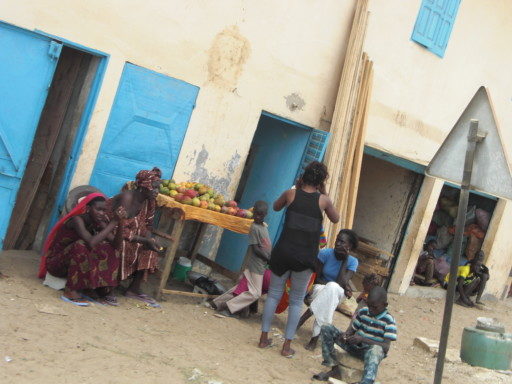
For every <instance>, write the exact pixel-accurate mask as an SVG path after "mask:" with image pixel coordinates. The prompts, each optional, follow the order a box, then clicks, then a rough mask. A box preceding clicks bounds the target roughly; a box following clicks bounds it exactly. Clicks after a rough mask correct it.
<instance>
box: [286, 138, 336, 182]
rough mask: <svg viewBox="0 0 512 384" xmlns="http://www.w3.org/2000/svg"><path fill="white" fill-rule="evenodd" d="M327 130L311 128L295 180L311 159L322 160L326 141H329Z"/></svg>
mask: <svg viewBox="0 0 512 384" xmlns="http://www.w3.org/2000/svg"><path fill="white" fill-rule="evenodd" d="M329 136H330V134H329V132H324V131H319V130H317V129H312V130H311V134H310V135H309V141H308V144H307V145H306V150H305V151H304V154H303V155H302V160H301V162H300V166H299V170H298V171H297V176H296V177H295V180H297V179H298V178H299V177H300V175H302V173H303V172H304V168H306V166H307V165H308V164H309V163H311V162H312V161H322V160H323V158H324V154H325V150H326V149H327V143H328V142H329Z"/></svg>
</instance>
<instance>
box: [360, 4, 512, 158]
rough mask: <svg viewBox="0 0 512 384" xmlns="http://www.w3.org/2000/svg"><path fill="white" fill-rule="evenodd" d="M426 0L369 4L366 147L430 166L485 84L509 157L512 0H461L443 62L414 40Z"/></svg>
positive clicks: (511, 102) (366, 45) (511, 125)
mask: <svg viewBox="0 0 512 384" xmlns="http://www.w3.org/2000/svg"><path fill="white" fill-rule="evenodd" d="M420 4H421V0H408V1H403V0H371V1H370V12H371V14H370V21H369V27H368V33H367V37H366V42H365V50H366V51H367V52H368V54H369V55H370V58H371V59H372V60H374V62H375V65H374V71H375V75H374V85H373V93H372V100H371V106H370V115H369V120H368V136H367V144H369V145H371V146H374V147H376V148H380V149H383V150H384V151H387V152H391V153H394V154H398V155H399V156H401V157H405V158H408V159H410V160H413V161H416V162H419V163H422V164H427V163H428V162H429V161H430V159H431V158H432V156H433V155H434V153H435V152H436V150H437V149H438V147H439V146H440V144H441V143H442V142H443V140H444V138H445V137H446V135H447V134H448V132H449V131H450V129H451V128H452V127H453V125H454V124H455V122H456V121H457V119H458V117H459V116H460V115H461V113H462V111H463V110H464V108H465V107H466V105H467V104H468V103H469V101H470V100H471V98H472V97H473V95H474V94H475V92H476V91H477V90H478V88H479V87H480V86H482V85H484V86H486V87H488V89H489V93H490V96H491V99H492V101H493V103H494V106H495V112H496V117H497V121H498V124H499V125H500V128H501V130H502V134H503V139H504V142H505V143H507V144H508V148H507V151H508V154H509V155H510V154H512V145H510V143H512V99H511V92H510V90H511V89H512V71H510V70H509V68H511V67H512V49H510V47H511V46H512V16H511V15H512V2H511V1H508V0H493V1H492V2H489V1H485V0H463V1H462V2H461V5H460V8H459V12H458V14H457V18H456V21H455V25H454V28H453V31H452V34H451V37H450V40H449V42H448V47H447V49H446V53H445V56H444V58H439V57H438V56H436V55H435V54H433V53H431V52H430V51H428V50H426V49H425V48H423V47H422V46H421V45H419V44H417V43H415V42H414V41H412V40H411V34H412V31H413V29H414V23H415V21H416V17H417V15H418V11H419V8H420Z"/></svg>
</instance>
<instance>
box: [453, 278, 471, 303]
mask: <svg viewBox="0 0 512 384" xmlns="http://www.w3.org/2000/svg"><path fill="white" fill-rule="evenodd" d="M457 292H459V294H460V298H461V299H462V301H463V302H464V303H466V304H467V305H470V306H473V302H472V301H471V300H470V299H469V297H467V296H466V292H465V291H464V278H463V277H459V278H458V279H457Z"/></svg>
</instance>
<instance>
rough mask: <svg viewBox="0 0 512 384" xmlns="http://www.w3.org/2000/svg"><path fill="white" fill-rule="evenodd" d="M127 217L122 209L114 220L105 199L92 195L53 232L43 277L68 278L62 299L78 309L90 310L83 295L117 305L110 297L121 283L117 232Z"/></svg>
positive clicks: (42, 268)
mask: <svg viewBox="0 0 512 384" xmlns="http://www.w3.org/2000/svg"><path fill="white" fill-rule="evenodd" d="M124 216H125V213H123V209H122V208H120V209H119V210H118V211H117V212H116V215H114V217H113V218H112V220H110V222H109V220H108V218H107V216H106V211H105V196H104V195H102V194H100V193H93V194H90V195H88V196H86V197H85V198H84V200H83V201H81V202H80V204H79V205H77V207H75V209H73V210H72V211H71V212H70V213H69V214H68V215H67V216H65V217H64V218H63V219H61V220H60V221H59V222H58V223H57V224H56V225H55V227H54V228H53V229H52V231H51V232H50V234H49V236H48V239H47V240H46V242H45V245H44V254H43V258H42V260H41V266H40V276H43V277H44V275H45V274H46V271H48V272H49V273H50V274H52V275H53V276H56V277H63V278H66V287H65V289H64V294H63V295H62V296H61V298H62V299H63V300H65V301H67V302H70V303H72V304H75V305H79V306H87V305H89V302H88V301H87V300H86V299H84V296H83V293H87V294H88V295H91V296H92V295H94V296H95V297H98V298H99V300H101V301H102V302H105V303H108V304H112V305H116V301H115V297H112V296H109V293H110V291H111V289H112V287H115V286H116V285H117V283H118V270H119V259H118V257H117V255H116V251H115V247H114V245H113V243H115V241H116V239H115V237H118V239H117V240H118V242H119V238H120V235H121V234H119V236H115V235H114V233H115V228H116V227H117V225H118V223H119V222H122V220H123V217H124Z"/></svg>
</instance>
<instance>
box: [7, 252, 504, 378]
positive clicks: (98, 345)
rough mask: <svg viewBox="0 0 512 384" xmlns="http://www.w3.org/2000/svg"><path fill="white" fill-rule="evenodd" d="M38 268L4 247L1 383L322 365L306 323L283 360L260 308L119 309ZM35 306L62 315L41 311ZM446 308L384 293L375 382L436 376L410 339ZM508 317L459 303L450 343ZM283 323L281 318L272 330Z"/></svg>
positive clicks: (496, 307)
mask: <svg viewBox="0 0 512 384" xmlns="http://www.w3.org/2000/svg"><path fill="white" fill-rule="evenodd" d="M36 266H37V256H36V255H35V254H34V253H29V252H3V253H1V254H0V271H1V272H2V273H4V274H6V275H8V276H9V277H8V278H0V308H1V315H0V334H1V337H0V382H1V383H52V384H55V383H96V382H101V383H190V384H219V383H222V384H242V383H243V384H247V383H272V384H281V383H311V382H312V381H311V376H312V374H313V373H316V372H318V371H320V370H322V366H321V365H320V362H321V356H320V352H319V350H317V351H315V352H313V353H311V352H308V351H306V350H305V349H304V348H303V347H302V345H303V344H304V343H305V342H306V341H307V340H308V336H309V335H310V333H309V332H310V327H311V323H310V322H309V323H307V324H306V326H305V327H304V328H303V329H301V330H300V331H299V333H298V337H297V340H296V342H295V348H296V350H297V355H296V356H295V357H294V358H292V359H285V358H283V357H281V356H280V355H279V348H278V347H274V348H271V349H268V350H259V349H258V348H256V341H257V339H258V336H259V325H260V315H258V316H256V317H253V318H251V319H247V320H238V319H231V318H224V319H221V318H217V317H214V316H213V312H212V310H211V309H208V308H206V307H205V306H203V305H201V304H200V303H199V302H198V300H197V299H195V298H190V297H176V296H173V297H170V296H167V298H166V299H167V301H165V302H163V303H162V308H161V309H153V308H148V307H145V306H144V305H140V304H139V302H136V301H133V300H126V299H125V298H123V297H120V304H121V305H120V307H117V308H115V307H104V306H99V305H95V306H92V307H88V308H79V307H75V306H73V305H71V304H68V303H65V302H63V301H61V300H60V299H59V296H60V293H58V292H56V291H54V290H52V289H50V288H47V287H44V286H42V285H41V282H40V281H39V280H38V279H37V278H36V277H35V274H36ZM41 306H46V307H47V308H46V309H50V310H51V311H55V312H60V313H61V314H48V313H44V312H40V311H39V309H41ZM442 306H443V302H442V301H440V300H435V299H411V298H406V297H398V296H391V297H390V311H391V313H393V314H394V315H395V317H396V319H397V323H398V327H399V339H398V341H397V342H395V343H394V345H393V346H392V349H391V351H390V354H389V357H388V358H387V359H386V360H384V362H383V363H382V365H381V369H380V372H379V378H378V380H379V381H380V382H381V383H431V382H432V378H433V371H434V367H435V359H434V358H433V357H431V356H429V354H428V353H426V352H424V351H423V350H421V349H418V348H417V347H413V346H412V344H413V340H414V337H416V336H425V337H429V338H437V337H438V335H439V332H440V324H441V317H442ZM38 308H39V309H38ZM260 308H261V305H260ZM511 314H512V305H511V304H510V303H503V302H500V303H489V306H488V309H486V310H477V309H466V308H461V307H458V306H457V307H456V308H455V309H454V318H453V323H452V324H453V326H452V332H451V335H450V345H449V347H450V348H457V347H458V346H459V344H460V338H461V334H462V330H463V328H464V327H465V326H471V325H474V323H475V319H476V317H478V316H489V317H497V318H498V319H499V320H501V321H502V322H503V323H504V324H505V325H506V326H507V329H508V330H511V329H512V316H511ZM284 321H285V317H284V316H279V317H278V318H277V320H276V321H275V327H276V331H275V333H280V332H281V331H279V330H282V329H283V325H284ZM310 321H311V320H310ZM335 324H336V325H338V326H340V327H343V328H345V327H346V326H347V324H348V319H347V318H345V317H343V316H342V315H340V314H336V315H335ZM276 338H278V337H276ZM7 360H10V361H7ZM443 382H446V383H450V384H467V383H493V384H496V383H512V376H508V375H505V374H500V373H495V372H492V371H489V370H485V369H481V368H474V367H470V366H468V365H466V364H462V363H457V364H451V363H447V365H446V367H445V379H444V380H443Z"/></svg>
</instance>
